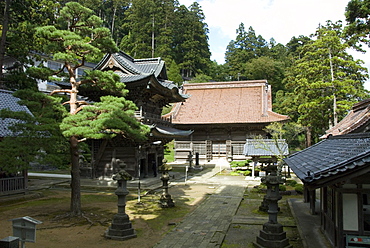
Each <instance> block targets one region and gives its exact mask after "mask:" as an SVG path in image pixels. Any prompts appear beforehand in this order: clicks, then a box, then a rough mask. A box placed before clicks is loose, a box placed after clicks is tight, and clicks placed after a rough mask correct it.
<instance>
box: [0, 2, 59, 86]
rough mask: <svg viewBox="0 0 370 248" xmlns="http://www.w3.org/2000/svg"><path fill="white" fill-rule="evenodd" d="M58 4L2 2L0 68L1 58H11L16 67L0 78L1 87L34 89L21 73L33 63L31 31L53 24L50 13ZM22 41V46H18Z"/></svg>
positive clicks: (0, 66) (34, 45)
mask: <svg viewBox="0 0 370 248" xmlns="http://www.w3.org/2000/svg"><path fill="white" fill-rule="evenodd" d="M58 6H59V5H58V3H55V2H54V1H51V0H50V1H49V0H6V1H1V3H0V8H1V9H0V11H1V13H2V15H0V21H1V23H0V25H1V27H2V29H1V31H2V32H1V40H0V68H3V65H4V58H5V57H8V58H12V59H14V60H15V61H17V63H16V64H15V65H14V67H13V68H12V69H13V73H11V74H7V75H5V76H6V77H4V78H3V77H2V76H3V75H2V70H0V78H2V80H3V87H6V88H8V89H11V90H14V89H19V88H36V82H35V81H33V80H32V79H30V78H28V76H27V75H26V74H24V73H23V67H24V66H25V65H28V64H31V65H32V63H33V61H32V60H31V59H30V56H29V53H30V51H34V50H37V46H38V43H36V42H34V40H33V38H32V37H33V34H34V32H35V27H37V26H39V25H47V24H50V23H51V22H53V21H55V18H54V13H55V9H57V8H58ZM20 41H22V45H21V46H20V45H19V42H20Z"/></svg>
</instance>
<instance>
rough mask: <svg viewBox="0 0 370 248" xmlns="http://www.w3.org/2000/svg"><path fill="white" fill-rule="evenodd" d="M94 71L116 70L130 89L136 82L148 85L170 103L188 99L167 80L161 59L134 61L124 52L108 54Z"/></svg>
mask: <svg viewBox="0 0 370 248" xmlns="http://www.w3.org/2000/svg"><path fill="white" fill-rule="evenodd" d="M94 70H114V72H115V73H116V74H117V75H119V76H120V80H121V82H123V83H125V84H126V87H127V88H128V89H130V85H134V83H136V82H141V83H146V84H147V85H148V87H150V88H153V89H154V88H155V89H156V94H161V95H163V96H167V97H168V100H169V101H170V102H182V101H184V100H185V99H186V98H187V95H185V94H182V93H181V92H180V91H179V88H178V87H177V85H176V84H174V83H173V82H171V81H168V80H167V73H166V68H165V62H164V61H163V60H162V59H161V58H146V59H134V58H132V57H131V56H129V55H127V54H126V53H124V52H118V53H114V54H106V55H105V56H104V58H103V59H102V60H101V61H100V62H99V63H98V64H97V65H96V67H95V68H94ZM149 84H150V86H149Z"/></svg>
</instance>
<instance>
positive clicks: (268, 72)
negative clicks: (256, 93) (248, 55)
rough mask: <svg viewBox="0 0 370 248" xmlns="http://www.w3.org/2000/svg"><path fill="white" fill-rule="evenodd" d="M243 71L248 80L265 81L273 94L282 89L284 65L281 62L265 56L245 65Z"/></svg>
mask: <svg viewBox="0 0 370 248" xmlns="http://www.w3.org/2000/svg"><path fill="white" fill-rule="evenodd" d="M245 71H246V74H245V75H246V76H247V78H248V79H252V80H258V79H267V80H268V82H269V84H271V86H272V89H273V90H274V92H276V91H279V90H283V89H284V85H283V84H282V82H283V79H284V76H285V75H284V72H285V64H284V63H283V62H281V61H278V60H275V59H273V58H271V57H267V56H262V57H257V58H255V59H251V60H250V61H249V62H247V63H246V64H245Z"/></svg>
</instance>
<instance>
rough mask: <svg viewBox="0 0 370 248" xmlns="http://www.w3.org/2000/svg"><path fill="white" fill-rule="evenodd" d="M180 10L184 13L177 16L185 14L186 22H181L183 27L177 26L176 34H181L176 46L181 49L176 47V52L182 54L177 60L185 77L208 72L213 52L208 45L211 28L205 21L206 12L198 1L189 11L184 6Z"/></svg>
mask: <svg viewBox="0 0 370 248" xmlns="http://www.w3.org/2000/svg"><path fill="white" fill-rule="evenodd" d="M180 11H182V13H181V14H180V15H179V16H178V17H177V18H181V17H182V16H183V18H184V19H183V20H184V21H185V23H181V22H180V23H181V24H182V27H179V26H177V27H176V30H177V33H176V35H178V36H180V38H177V40H178V41H179V42H177V43H176V46H178V47H179V49H176V53H178V54H179V55H181V58H180V59H179V60H176V59H175V61H176V62H177V63H178V64H179V66H180V67H181V70H182V75H183V76H185V77H194V76H195V75H196V74H197V73H203V74H207V73H208V71H209V66H210V62H211V60H210V57H211V52H210V50H209V45H208V32H209V30H208V26H207V24H206V23H205V22H204V19H205V16H204V13H203V11H202V9H201V7H200V5H199V4H198V3H196V2H194V3H193V4H192V5H191V6H190V10H189V11H187V10H186V9H184V8H182V9H181V10H180ZM180 23H177V25H179V24H180ZM177 28H178V29H177Z"/></svg>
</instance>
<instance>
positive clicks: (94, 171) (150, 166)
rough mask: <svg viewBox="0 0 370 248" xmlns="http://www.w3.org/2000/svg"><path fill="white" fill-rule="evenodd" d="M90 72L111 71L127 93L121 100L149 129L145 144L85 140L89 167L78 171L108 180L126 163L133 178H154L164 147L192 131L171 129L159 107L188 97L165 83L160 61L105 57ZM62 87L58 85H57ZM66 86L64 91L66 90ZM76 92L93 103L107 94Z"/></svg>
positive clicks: (168, 82) (119, 139)
mask: <svg viewBox="0 0 370 248" xmlns="http://www.w3.org/2000/svg"><path fill="white" fill-rule="evenodd" d="M94 70H102V71H113V72H114V73H116V74H118V75H119V76H120V81H121V82H123V83H125V85H126V89H128V90H129V93H128V95H127V96H126V97H125V98H126V99H128V100H131V101H133V102H134V103H135V104H136V106H137V107H138V110H137V111H136V114H135V117H136V118H137V119H138V120H140V122H141V123H142V124H144V125H148V126H149V127H150V129H151V131H150V134H149V136H148V139H147V141H145V142H142V143H136V142H133V141H131V140H128V139H125V138H124V137H115V138H113V139H111V140H89V144H90V146H91V152H92V161H91V166H88V167H87V168H83V167H82V168H81V169H82V171H84V170H86V172H85V173H84V174H86V175H87V176H91V177H95V178H110V177H111V176H112V175H113V174H114V173H115V172H116V171H117V170H118V169H119V163H121V162H124V163H126V165H127V167H126V171H128V172H129V173H131V174H132V175H133V176H135V177H139V176H141V177H147V176H155V175H156V170H157V169H158V166H159V165H161V163H162V160H163V158H164V146H165V145H166V144H167V143H168V142H170V141H171V140H173V139H174V138H179V137H186V136H189V135H190V134H191V133H192V131H186V130H185V131H184V130H179V129H176V128H174V127H173V125H172V123H171V118H164V117H162V116H161V113H162V109H163V107H165V106H167V105H169V104H170V103H176V102H184V101H185V100H186V99H187V98H188V95H185V94H182V93H181V91H180V90H179V88H178V87H177V86H176V85H175V84H174V83H173V82H171V81H168V80H167V73H166V66H165V62H164V61H163V60H162V59H161V58H146V59H134V58H132V57H131V56H129V55H127V54H125V53H124V52H118V53H114V54H107V55H105V56H104V58H103V59H102V60H101V61H100V62H99V63H98V64H97V65H96V66H95V68H94ZM59 85H60V86H62V85H61V84H59ZM68 86H69V84H66V85H65V86H64V87H68ZM88 90H89V89H84V88H80V89H79V94H80V95H82V96H86V97H88V98H89V99H90V100H92V101H97V100H98V99H99V98H100V96H102V95H104V94H108V93H105V92H102V91H97V90H91V91H88Z"/></svg>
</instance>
